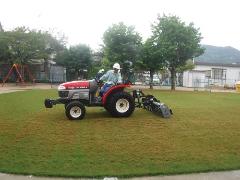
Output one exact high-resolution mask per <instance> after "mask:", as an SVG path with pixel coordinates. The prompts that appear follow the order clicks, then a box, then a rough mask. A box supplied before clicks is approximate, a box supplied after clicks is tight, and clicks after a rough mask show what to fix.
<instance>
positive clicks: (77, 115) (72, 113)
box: [65, 101, 86, 120]
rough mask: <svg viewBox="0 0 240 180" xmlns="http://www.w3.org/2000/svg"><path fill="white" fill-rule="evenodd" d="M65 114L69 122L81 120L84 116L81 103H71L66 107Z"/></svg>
mask: <svg viewBox="0 0 240 180" xmlns="http://www.w3.org/2000/svg"><path fill="white" fill-rule="evenodd" d="M65 113H66V116H67V117H68V119H70V120H81V119H83V118H84V116H85V113H86V109H85V106H84V105H83V104H82V103H81V102H79V101H72V102H70V103H69V104H67V105H66V109H65Z"/></svg>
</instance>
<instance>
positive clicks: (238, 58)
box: [195, 45, 240, 64]
mask: <svg viewBox="0 0 240 180" xmlns="http://www.w3.org/2000/svg"><path fill="white" fill-rule="evenodd" d="M202 47H204V48H205V52H204V54H202V55H201V56H199V57H197V58H195V61H196V62H203V63H221V64H233V63H234V64H235V63H236V64H240V51H239V50H237V49H235V48H233V47H230V46H227V47H217V46H210V45H202Z"/></svg>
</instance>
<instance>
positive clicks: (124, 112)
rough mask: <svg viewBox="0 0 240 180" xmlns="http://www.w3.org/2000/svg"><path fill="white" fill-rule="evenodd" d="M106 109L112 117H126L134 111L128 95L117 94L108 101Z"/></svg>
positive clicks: (125, 93) (130, 97) (131, 98)
mask: <svg viewBox="0 0 240 180" xmlns="http://www.w3.org/2000/svg"><path fill="white" fill-rule="evenodd" d="M106 109H107V110H108V112H110V114H111V115H112V116H114V117H128V116H130V115H131V114H132V113H133V111H134V110H135V102H134V99H133V97H132V96H131V95H130V94H129V93H127V92H124V91H123V92H118V93H115V94H113V95H112V97H111V98H110V99H109V101H108V102H107V106H106Z"/></svg>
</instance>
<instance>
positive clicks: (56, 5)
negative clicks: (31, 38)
mask: <svg viewBox="0 0 240 180" xmlns="http://www.w3.org/2000/svg"><path fill="white" fill-rule="evenodd" d="M239 9H240V1H239V0H0V22H1V24H2V26H3V28H4V29H5V30H12V29H14V28H16V27H18V26H26V27H29V28H30V29H41V30H46V31H50V32H52V33H53V34H64V35H65V36H66V37H67V42H68V45H76V44H79V43H82V44H87V45H89V46H90V47H91V48H92V49H95V50H97V49H98V48H100V46H99V45H101V44H102V43H103V42H102V37H103V33H104V32H105V31H106V30H107V29H108V27H110V26H111V25H112V24H117V23H119V22H124V23H125V24H126V25H128V26H130V25H133V26H135V30H136V31H137V32H138V33H140V35H141V36H142V37H143V40H145V39H147V38H148V37H150V36H151V24H153V23H154V22H155V21H156V19H157V15H158V14H159V15H163V14H166V15H176V16H178V17H179V18H180V19H181V20H182V21H184V22H185V23H186V24H189V23H190V22H193V23H194V25H195V27H196V28H200V32H201V34H202V37H203V39H202V41H201V43H202V44H208V45H215V46H232V47H234V48H237V49H238V50H240V23H239V22H240V10H239Z"/></svg>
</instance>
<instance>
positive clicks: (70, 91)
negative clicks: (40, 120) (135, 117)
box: [45, 79, 172, 120]
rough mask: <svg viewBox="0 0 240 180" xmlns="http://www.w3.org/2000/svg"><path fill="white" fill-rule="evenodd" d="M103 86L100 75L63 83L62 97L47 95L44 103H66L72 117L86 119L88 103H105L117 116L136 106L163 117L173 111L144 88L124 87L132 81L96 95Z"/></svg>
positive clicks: (123, 114)
mask: <svg viewBox="0 0 240 180" xmlns="http://www.w3.org/2000/svg"><path fill="white" fill-rule="evenodd" d="M100 86H101V85H100V84H99V81H98V80H97V79H93V80H89V81H72V82H66V83H63V84H60V85H59V87H58V94H59V99H56V100H50V99H45V107H46V108H52V107H53V105H56V104H64V105H65V113H66V116H67V117H68V118H69V119H71V120H80V119H83V118H84V116H85V112H86V109H85V106H89V107H90V106H91V107H92V106H102V107H104V108H105V109H106V110H107V111H108V112H109V113H110V114H111V115H112V116H114V117H128V116H130V115H131V114H132V113H133V111H134V110H135V107H138V108H144V109H146V110H149V111H152V112H155V113H157V114H160V115H161V116H162V117H164V118H169V117H170V116H171V114H172V111H171V109H169V108H168V107H167V106H166V105H165V104H164V103H161V102H160V101H159V100H157V99H156V98H155V97H154V96H152V95H144V93H143V92H142V91H141V90H133V91H132V92H127V91H125V88H127V87H130V84H129V83H125V84H117V85H114V86H112V87H111V88H110V89H109V90H108V91H107V92H106V93H105V94H104V95H103V96H97V95H96V94H97V92H98V91H99V89H100Z"/></svg>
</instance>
